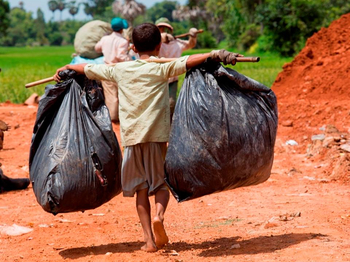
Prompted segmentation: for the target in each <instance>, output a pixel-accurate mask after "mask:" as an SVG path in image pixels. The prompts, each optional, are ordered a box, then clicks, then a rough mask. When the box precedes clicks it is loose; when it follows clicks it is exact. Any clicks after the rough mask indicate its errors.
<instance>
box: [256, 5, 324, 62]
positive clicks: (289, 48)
mask: <svg viewBox="0 0 350 262" xmlns="http://www.w3.org/2000/svg"><path fill="white" fill-rule="evenodd" d="M324 7H325V6H324V2H323V1H317V0H310V1H304V0H292V1H286V0H268V1H266V4H263V5H261V6H260V7H259V8H258V14H259V19H260V21H261V22H262V23H263V25H264V37H265V38H267V39H268V41H266V42H268V43H267V48H266V49H267V50H269V49H272V50H275V51H277V52H278V53H280V54H281V55H282V56H292V55H294V54H296V53H297V52H299V51H300V50H301V48H302V47H303V46H304V44H305V41H306V40H307V38H308V37H310V36H311V35H312V34H313V33H315V32H317V31H318V30H319V29H320V28H321V26H322V24H323V21H324V19H325V15H326V11H327V10H325V8H324Z"/></svg>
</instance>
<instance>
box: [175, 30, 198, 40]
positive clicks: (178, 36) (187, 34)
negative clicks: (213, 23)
mask: <svg viewBox="0 0 350 262" xmlns="http://www.w3.org/2000/svg"><path fill="white" fill-rule="evenodd" d="M203 32H204V30H203V29H199V30H198V31H197V33H196V34H199V33H203ZM189 35H190V33H184V34H181V35H176V36H174V37H175V38H181V37H186V36H189Z"/></svg>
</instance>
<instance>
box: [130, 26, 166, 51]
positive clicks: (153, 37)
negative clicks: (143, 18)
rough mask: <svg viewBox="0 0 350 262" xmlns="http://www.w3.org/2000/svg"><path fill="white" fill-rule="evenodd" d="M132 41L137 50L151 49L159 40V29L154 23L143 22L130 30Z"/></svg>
mask: <svg viewBox="0 0 350 262" xmlns="http://www.w3.org/2000/svg"><path fill="white" fill-rule="evenodd" d="M132 41H133V43H134V45H135V47H136V49H137V51H139V52H146V51H153V50H154V49H155V48H156V46H157V45H159V43H160V42H161V36H160V31H159V29H158V27H157V26H156V25H154V24H151V23H143V24H141V25H138V26H136V27H135V28H134V30H133V31H132Z"/></svg>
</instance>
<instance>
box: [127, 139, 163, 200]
mask: <svg viewBox="0 0 350 262" xmlns="http://www.w3.org/2000/svg"><path fill="white" fill-rule="evenodd" d="M166 150H167V145H166V142H161V143H141V144H137V145H133V146H127V147H125V148H124V157H123V163H122V188H123V196H125V197H133V196H134V194H135V192H137V191H139V190H142V189H145V188H148V195H153V194H154V193H155V192H157V191H158V190H168V187H167V185H166V183H165V181H164V175H165V174H164V159H165V154H166Z"/></svg>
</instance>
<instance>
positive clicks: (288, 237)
mask: <svg viewBox="0 0 350 262" xmlns="http://www.w3.org/2000/svg"><path fill="white" fill-rule="evenodd" d="M320 237H326V235H322V234H314V233H300V234H296V233H290V234H283V235H271V236H259V237H255V238H251V239H246V240H242V241H239V240H238V239H239V237H231V238H218V239H215V240H212V241H205V242H201V243H187V242H182V241H180V242H174V243H171V244H169V245H168V246H167V247H166V249H165V252H166V251H169V250H175V251H176V252H178V253H181V252H185V251H190V250H203V251H202V252H201V253H200V254H199V255H198V256H200V257H220V256H229V255H240V254H259V253H272V252H275V251H276V250H281V249H285V248H288V247H290V246H293V245H297V244H299V243H301V242H303V241H308V240H311V239H315V238H320ZM235 244H239V248H232V246H233V245H235ZM142 245H143V243H142V242H140V241H137V242H123V243H114V244H107V245H100V246H92V247H77V248H70V249H66V250H63V251H61V252H60V253H59V254H60V255H61V256H62V257H63V258H65V259H67V258H70V259H77V258H80V257H85V256H90V255H102V254H106V253H107V252H110V253H133V252H135V251H139V250H140V247H141V246H142Z"/></svg>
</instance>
